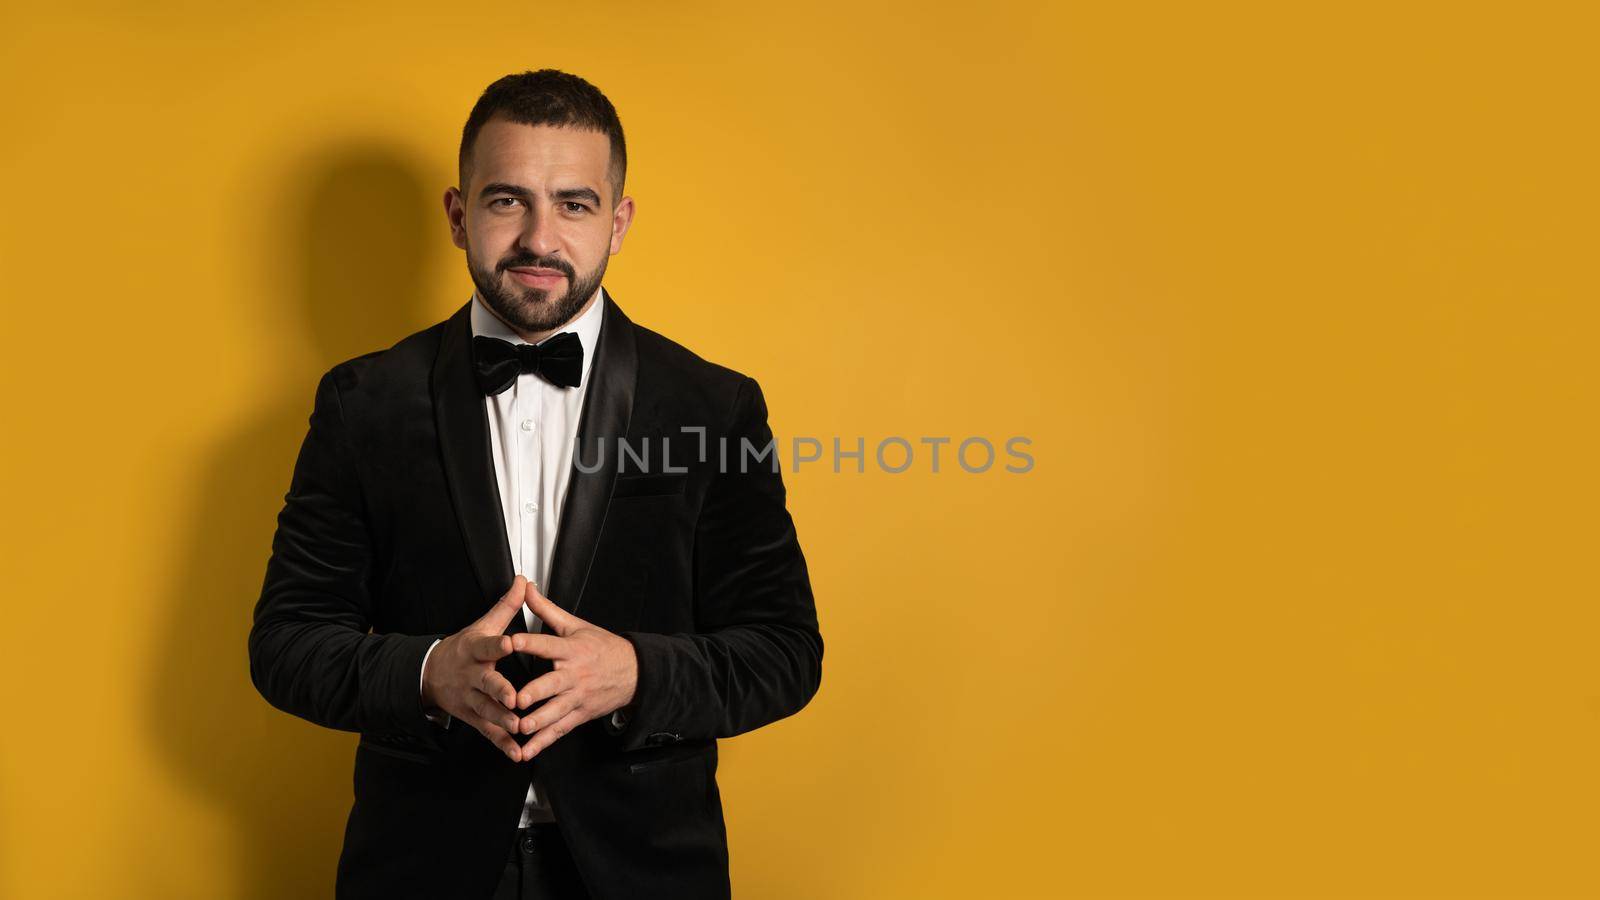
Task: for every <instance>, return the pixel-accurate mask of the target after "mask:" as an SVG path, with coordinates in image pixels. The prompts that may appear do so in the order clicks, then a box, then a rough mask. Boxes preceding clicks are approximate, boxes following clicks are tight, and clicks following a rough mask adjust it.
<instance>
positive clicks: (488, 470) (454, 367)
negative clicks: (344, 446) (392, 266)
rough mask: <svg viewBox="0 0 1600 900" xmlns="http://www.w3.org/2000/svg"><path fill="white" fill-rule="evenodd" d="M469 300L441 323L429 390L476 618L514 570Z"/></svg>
mask: <svg viewBox="0 0 1600 900" xmlns="http://www.w3.org/2000/svg"><path fill="white" fill-rule="evenodd" d="M472 302H473V301H470V300H469V301H467V304H466V305H465V306H463V307H461V309H459V310H457V311H456V313H455V315H453V316H451V317H450V320H449V321H448V322H447V323H446V325H445V330H444V336H443V338H442V339H441V341H440V343H439V356H438V358H437V359H436V360H434V364H433V378H432V388H433V414H434V417H435V420H436V422H437V424H438V429H439V452H440V455H441V456H442V457H443V460H444V474H445V480H446V482H448V483H449V485H450V499H451V501H452V503H453V504H454V506H455V510H456V518H457V520H458V521H459V522H460V524H461V537H462V538H463V539H464V540H465V541H466V545H467V557H468V558H469V559H470V560H471V562H472V572H473V574H474V575H476V576H477V580H478V588H479V591H480V596H478V597H477V598H462V599H461V600H460V601H459V602H461V603H462V604H463V605H464V606H465V607H468V609H466V610H464V611H466V612H470V613H471V618H473V619H476V618H478V617H479V616H481V615H483V614H484V613H485V612H487V611H488V610H489V607H490V606H491V605H493V603H494V602H495V601H496V600H498V599H499V598H500V595H502V594H504V593H505V592H506V588H508V587H510V586H511V580H512V578H513V577H514V576H515V573H514V572H513V570H512V563H511V546H510V542H509V541H507V539H506V523H505V516H504V514H503V513H502V512H501V510H500V489H499V486H498V485H497V484H496V483H495V475H494V456H493V454H492V453H491V452H490V449H489V414H488V412H487V411H486V410H485V409H484V403H483V391H482V390H481V389H479V387H478V385H477V383H476V382H475V381H474V379H473V377H472V343H471V342H472V321H471V319H470V318H469V315H470V313H471V309H472ZM520 622H521V617H520V616H518V617H517V618H516V619H515V620H514V623H513V624H517V625H518V627H520V624H519V623H520Z"/></svg>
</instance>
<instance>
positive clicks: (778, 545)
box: [608, 377, 822, 750]
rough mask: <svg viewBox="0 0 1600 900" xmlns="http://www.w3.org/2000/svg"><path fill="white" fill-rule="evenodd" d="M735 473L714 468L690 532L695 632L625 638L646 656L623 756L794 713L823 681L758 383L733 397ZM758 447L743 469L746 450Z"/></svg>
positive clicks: (809, 601)
mask: <svg viewBox="0 0 1600 900" xmlns="http://www.w3.org/2000/svg"><path fill="white" fill-rule="evenodd" d="M725 433H726V435H727V439H728V465H727V469H728V470H729V471H726V472H723V471H718V472H717V473H716V474H714V475H713V476H712V481H711V485H710V487H709V488H708V492H707V495H706V498H705V501H704V505H703V506H702V508H701V511H700V517H699V520H698V522H697V524H696V526H695V541H694V548H695V549H694V584H695V597H694V603H695V608H694V621H695V633H682V634H655V633H649V632H625V633H624V634H623V637H626V638H627V639H628V640H629V641H631V642H632V643H633V645H634V649H635V651H636V653H637V656H638V660H639V680H638V684H637V685H636V687H635V689H634V700H633V702H632V703H631V704H629V707H628V709H629V715H628V716H627V724H626V725H625V726H624V727H622V728H621V729H617V728H615V727H612V728H610V729H608V730H609V731H611V732H612V733H613V734H615V735H616V736H617V739H618V740H619V741H620V742H621V745H622V747H623V749H625V750H635V749H638V748H639V747H642V746H647V745H651V744H658V743H671V742H676V741H685V740H700V739H706V738H725V737H732V736H734V735H736V734H741V733H743V732H746V731H750V730H752V729H755V728H759V727H761V726H762V725H766V724H768V723H770V722H773V721H776V720H778V719H781V718H784V717H785V716H789V715H792V714H794V713H796V712H798V711H799V710H800V709H801V708H802V707H804V706H805V705H806V704H807V703H808V702H810V700H811V698H812V696H814V695H815V694H816V692H817V688H818V687H819V685H820V684H821V680H822V634H821V632H820V631H819V630H818V627H817V610H816V604H815V601H814V599H813V597H812V594H811V583H810V578H809V576H808V575H807V572H806V562H805V557H804V555H802V553H801V552H800V542H799V539H798V537H797V535H796V534H795V528H794V522H793V520H792V519H791V517H790V515H789V512H788V510H787V508H786V507H785V504H784V487H783V476H782V474H781V472H780V471H779V469H780V463H779V458H780V454H778V453H777V450H776V447H773V448H772V452H771V454H770V456H769V457H767V458H766V459H765V460H763V461H761V462H757V461H756V454H759V453H760V452H761V451H762V450H763V449H765V448H767V447H768V445H769V443H771V441H772V430H771V429H770V428H769V427H768V424H767V405H766V400H765V399H764V398H763V397H762V394H761V387H760V385H758V384H757V383H756V381H755V380H754V379H751V378H748V377H747V378H745V380H744V381H743V382H742V383H741V384H740V387H739V391H738V394H737V397H736V398H735V401H734V408H733V412H732V421H731V423H730V425H729V427H728V428H727V429H726V431H725ZM746 440H747V441H748V442H749V446H750V447H751V448H753V449H752V451H751V453H750V455H749V456H748V459H749V466H748V471H745V472H741V471H740V469H741V465H740V461H741V460H743V459H746V458H747V457H746V456H745V455H744V454H745V444H744V443H743V441H746Z"/></svg>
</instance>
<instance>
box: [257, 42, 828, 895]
mask: <svg viewBox="0 0 1600 900" xmlns="http://www.w3.org/2000/svg"><path fill="white" fill-rule="evenodd" d="M626 163H627V157H626V151H625V147H624V143H623V135H622V127H621V124H620V122H619V121H618V119H617V115H616V111H615V109H614V108H613V107H612V105H611V103H610V101H609V100H607V99H606V98H605V96H604V95H603V94H601V93H600V92H599V91H598V90H596V89H595V88H594V87H593V86H592V85H590V84H589V83H588V82H586V81H584V80H583V79H581V78H578V77H576V76H573V75H569V74H565V73H562V72H557V71H554V70H541V71H538V72H525V73H522V74H519V75H512V76H507V77H506V78H502V79H501V80H499V81H497V82H495V83H494V84H493V85H491V86H490V87H489V89H488V90H487V91H485V92H484V94H483V96H482V97H481V98H480V99H479V101H478V103H477V105H476V106H475V107H474V109H473V110H472V114H471V116H470V117H469V118H468V120H467V125H466V128H465V129H464V131H463V134H462V141H461V155H460V162H459V165H460V172H459V177H460V187H459V189H457V188H451V189H449V190H447V191H446V192H445V196H444V201H445V210H446V214H447V217H448V220H449V224H450V230H451V235H452V239H453V241H454V242H455V245H456V246H457V247H460V248H461V249H463V250H465V251H466V256H467V268H468V271H469V272H470V273H471V276H472V280H473V282H474V284H475V285H476V288H477V290H476V292H475V293H474V295H473V297H472V299H471V300H469V301H468V302H467V303H466V304H465V305H463V306H462V307H461V308H460V309H458V310H457V311H456V312H455V314H454V315H452V316H451V317H450V318H449V319H447V320H446V321H444V322H440V323H438V324H435V325H434V326H432V327H430V328H427V329H425V330H423V331H420V332H417V333H416V334H413V335H410V336H408V337H406V338H404V339H403V340H401V341H399V342H398V343H396V344H394V345H393V346H391V347H389V348H388V349H385V350H380V351H375V352H372V353H368V354H366V355H363V356H358V357H356V358H354V359H350V360H347V361H345V362H343V363H340V364H339V365H337V366H334V367H333V368H332V369H331V370H330V371H328V372H327V373H326V374H325V375H324V376H323V377H322V380H321V382H320V383H319V384H318V386H317V391H316V397H315V402H314V405H313V409H312V413H311V417H310V428H309V431H308V433H307V435H306V438H305V442H304V444H303V445H302V447H301V449H300V455H299V459H298V461H297V462H296V464H295V469H294V475H293V479H292V481H291V484H290V488H289V492H288V494H287V495H286V497H285V503H284V507H283V510H282V512H281V513H280V514H279V517H278V528H277V533H276V535H275V536H274V538H273V544H272V556H271V559H270V561H269V562H268V564H267V571H266V578H265V582H264V585H263V587H262V592H261V598H260V601H259V602H258V604H257V606H256V609H255V619H254V624H253V627H252V629H251V632H250V643H249V646H250V671H251V677H252V679H253V680H254V683H255V685H256V687H257V689H258V690H259V691H260V692H261V694H262V696H264V697H265V698H266V699H267V700H268V701H270V702H271V703H272V704H273V705H274V706H277V707H278V708H280V709H283V710H285V711H287V712H290V713H293V714H294V715H297V716H301V717H303V718H305V719H308V720H310V721H312V722H315V723H317V724H319V725H323V726H326V727H329V728H338V729H344V730H348V731H359V732H360V733H361V740H360V744H359V746H358V748H357V750H356V755H355V803H354V806H353V807H352V809H351V811H350V818H349V822H348V825H347V828H346V832H345V842H344V850H343V853H342V855H341V857H340V860H339V867H338V875H337V883H336V889H337V893H338V895H339V896H341V897H379V896H383V897H450V898H457V897H459V898H490V897H568V896H572V897H582V896H593V897H720V896H727V895H728V894H729V879H728V850H727V837H726V831H725V827H724V822H723V817H722V806H721V798H720V794H719V792H718V789H717V783H716V777H715V776H716V767H717V745H716V739H717V738H723V737H730V736H732V735H736V734H740V733H743V732H746V731H749V730H751V729H754V728H758V727H760V726H762V725H765V724H767V723H769V722H772V721H775V720H777V719H780V718H783V717H785V716H788V715H791V714H793V713H795V712H797V711H798V710H800V709H801V708H802V707H804V706H805V705H806V703H807V702H809V701H810V699H811V697H812V696H813V695H814V694H815V693H816V690H817V687H818V685H819V683H820V680H821V666H822V637H821V635H820V633H819V631H818V626H817V616H816V607H815V604H814V602H813V598H812V593H811V588H810V583H809V577H808V575H807V571H806V564H805V559H804V557H803V555H802V554H801V551H800V546H799V543H798V540H797V538H796V534H795V530H794V525H793V522H792V520H791V518H790V516H789V514H788V512H787V510H786V508H785V491H784V486H783V482H782V478H781V476H780V474H779V471H778V466H777V461H778V455H777V453H776V451H775V448H774V447H773V446H772V445H771V442H772V432H771V430H770V428H769V426H768V424H767V409H766V404H765V401H764V399H763V396H762V392H761V389H760V387H759V386H758V385H757V384H756V382H755V381H754V380H753V379H751V378H749V377H747V376H745V375H742V374H740V373H738V372H735V371H732V370H730V369H727V368H724V367H722V366H719V365H716V364H713V363H710V362H707V361H705V360H703V359H701V358H700V357H698V356H696V355H695V354H693V353H691V352H690V351H688V350H687V349H685V348H683V347H682V346H680V345H678V344H676V343H674V342H672V341H670V340H668V339H667V338H665V337H662V336H661V335H659V334H657V333H656V332H654V331H651V330H650V329H648V328H644V327H641V326H639V325H635V324H634V323H633V322H632V321H631V320H630V319H629V318H628V317H627V316H625V315H624V314H623V312H622V309H621V307H619V306H618V305H617V303H616V300H615V298H614V297H612V296H611V294H610V292H608V291H606V290H605V289H604V288H602V287H601V284H600V282H601V278H602V276H603V275H604V274H605V268H606V263H607V260H608V258H609V256H610V255H611V254H614V253H617V252H619V251H620V250H621V249H622V240H623V237H624V235H625V234H626V233H627V230H628V226H629V224H630V223H631V221H632V219H633V213H634V202H633V199H632V198H631V197H624V196H622V190H623V179H624V174H625V171H626ZM281 774H283V773H267V776H266V777H273V776H274V775H281Z"/></svg>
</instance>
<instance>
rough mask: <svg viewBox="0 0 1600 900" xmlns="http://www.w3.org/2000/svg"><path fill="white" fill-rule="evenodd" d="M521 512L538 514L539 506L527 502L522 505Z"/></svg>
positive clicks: (530, 501)
mask: <svg viewBox="0 0 1600 900" xmlns="http://www.w3.org/2000/svg"><path fill="white" fill-rule="evenodd" d="M522 511H523V512H527V513H531V512H538V511H539V504H537V503H535V502H533V501H532V500H529V501H528V502H527V503H524V504H522Z"/></svg>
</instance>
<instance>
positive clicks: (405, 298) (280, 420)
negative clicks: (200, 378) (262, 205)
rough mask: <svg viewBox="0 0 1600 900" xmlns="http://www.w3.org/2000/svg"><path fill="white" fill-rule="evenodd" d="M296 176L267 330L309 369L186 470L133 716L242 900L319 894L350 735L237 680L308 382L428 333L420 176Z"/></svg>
mask: <svg viewBox="0 0 1600 900" xmlns="http://www.w3.org/2000/svg"><path fill="white" fill-rule="evenodd" d="M304 169H305V171H306V173H307V177H305V178H303V179H296V180H294V182H293V185H294V190H295V191H296V193H298V194H299V196H298V197H291V198H290V199H291V201H294V202H298V203H299V209H298V210H295V211H293V212H291V213H290V215H289V216H288V217H287V218H286V221H288V222H290V223H291V228H292V229H293V233H291V234H288V235H284V236H283V237H284V240H283V242H282V244H281V246H283V247H284V248H286V249H287V250H288V252H289V254H290V258H287V259H286V260H285V262H286V264H288V265H292V266H295V267H297V268H298V269H299V271H300V273H301V274H300V278H299V280H298V282H297V283H295V285H296V286H295V288H294V290H295V291H296V296H294V297H286V298H285V300H286V301H290V300H292V301H293V303H294V304H295V309H294V311H295V312H298V313H299V316H298V319H296V317H295V316H292V315H291V316H283V317H273V316H268V317H266V318H267V319H268V320H269V321H270V320H273V319H275V318H281V320H282V321H283V322H285V323H287V326H286V327H289V328H291V329H292V328H296V327H298V328H299V329H301V330H302V333H299V334H295V333H290V334H286V335H283V336H282V337H283V339H284V341H283V343H284V346H286V347H293V346H295V344H296V343H299V344H303V345H304V346H305V347H306V348H307V350H308V353H307V354H306V355H305V356H301V357H298V358H299V359H307V358H309V359H310V360H311V362H312V363H314V364H315V366H318V367H320V368H316V369H315V371H312V370H310V368H307V370H306V371H290V370H291V369H294V368H299V366H298V365H294V364H286V365H284V366H283V367H282V369H283V371H281V373H280V375H279V379H278V383H276V384H274V385H273V386H272V387H270V388H269V389H268V390H267V391H266V392H264V393H261V394H259V395H255V396H245V397H240V398H239V402H240V403H241V404H243V406H244V407H245V408H246V409H247V410H248V411H249V413H248V416H247V419H246V424H245V425H244V426H243V427H242V428H240V429H239V430H238V431H237V432H236V433H234V434H231V435H227V436H225V437H224V438H223V439H222V440H221V441H220V442H219V443H218V444H217V445H216V446H215V447H214V448H213V449H212V451H211V453H210V454H209V457H208V461H207V463H206V464H205V468H204V469H203V470H199V471H196V472H195V473H194V476H193V477H194V478H196V479H198V481H199V487H200V488H201V490H200V491H199V492H198V494H197V496H198V497H199V498H200V499H199V502H198V507H197V508H195V509H193V510H191V511H190V512H189V514H188V519H187V529H188V533H187V534H188V536H187V539H186V541H185V542H184V543H182V544H180V545H179V549H178V552H179V553H181V554H182V556H181V557H180V558H179V560H178V565H177V566H176V568H175V571H176V572H177V575H176V576H175V579H176V580H175V583H174V584H172V585H171V588H170V590H171V597H170V598H168V601H167V605H166V608H167V609H169V610H171V614H172V616H173V618H172V620H171V621H170V622H168V623H167V626H166V627H165V628H164V629H162V632H161V633H162V634H164V635H165V638H164V640H165V642H166V646H164V647H162V648H161V651H162V652H160V653H159V654H158V657H157V658H159V659H160V660H162V668H161V669H160V670H159V671H158V672H157V673H156V679H155V682H154V693H153V694H152V696H150V697H149V698H148V703H149V716H148V719H147V721H149V722H150V723H151V725H152V728H153V731H154V734H155V735H156V736H157V737H156V740H157V742H158V744H157V746H158V748H159V750H160V752H161V754H162V756H163V758H164V759H165V760H166V761H167V762H168V763H169V764H170V765H171V767H172V769H173V771H174V772H175V773H176V781H177V783H179V784H181V785H183V786H185V787H186V788H188V789H190V790H192V791H193V792H194V793H195V794H196V795H197V796H198V797H200V798H201V799H202V800H203V801H204V802H206V803H208V804H210V805H211V806H212V807H213V808H214V809H216V811H217V812H218V813H219V817H220V818H221V819H222V820H223V821H225V822H227V823H228V824H229V825H230V826H231V827H232V828H233V829H234V832H235V836H236V838H237V844H236V856H235V857H234V858H235V860H236V870H237V875H238V879H239V881H238V885H237V890H236V891H234V892H233V894H232V896H238V897H246V898H268V897H273V898H277V897H324V896H331V895H332V893H333V878H334V871H335V867H336V864H337V862H338V856H339V849H340V846H341V845H342V843H343V837H344V823H345V817H346V815H347V814H348V812H349V809H350V803H351V771H352V766H353V764H354V754H355V736H354V735H353V734H351V733H348V732H336V731H331V730H328V729H324V728H320V727H318V726H316V725H313V724H311V723H309V722H306V721H304V720H302V719H298V718H295V717H293V716H290V715H288V714H286V713H282V712H280V711H278V710H276V709H274V708H273V707H271V706H270V705H269V704H268V703H267V702H266V701H265V700H263V699H262V698H261V696H260V695H259V694H258V693H256V690H255V687H254V686H253V685H252V684H251V682H250V670H249V654H248V650H247V647H246V637H247V635H248V633H249V630H250V622H251V618H252V613H253V611H254V607H255V602H256V599H257V598H258V597H259V596H260V594H261V586H262V581H263V579H264V577H265V574H266V565H267V559H268V556H269V555H270V554H271V548H272V535H273V531H274V529H275V528H276V524H277V515H278V512H279V510H280V509H282V507H283V498H284V494H285V493H286V492H287V491H288V489H289V478H290V473H291V472H292V470H293V466H294V460H295V456H296V454H297V453H298V451H299V447H300V442H301V440H302V439H303V438H304V437H305V433H306V428H307V421H308V419H309V417H310V415H311V402H312V395H313V393H314V392H315V388H316V383H317V379H318V378H319V377H320V376H321V375H322V373H323V372H325V371H327V369H329V368H331V367H332V366H333V365H334V364H336V363H338V362H340V361H341V360H344V359H348V358H350V357H352V356H355V355H358V354H360V353H365V352H368V351H370V350H376V349H381V348H383V347H387V346H389V345H390V344H392V343H394V342H395V341H396V340H399V339H400V338H401V337H403V336H404V335H406V334H409V333H411V332H413V331H416V330H418V329H420V328H423V327H425V326H426V325H428V324H430V322H428V321H427V316H428V309H429V307H430V304H429V302H428V298H426V297H424V296H423V289H424V285H426V284H427V283H428V278H427V277H426V273H425V271H424V269H425V267H426V265H427V261H428V260H429V259H430V258H431V253H432V251H433V248H434V246H436V243H437V241H439V240H443V239H444V237H443V236H444V229H445V226H444V222H443V217H442V215H441V210H442V207H437V206H430V205H429V204H428V203H427V202H426V201H427V199H428V193H429V188H428V187H427V186H426V184H425V181H424V178H423V177H422V173H421V172H420V171H419V170H418V169H417V168H416V167H415V166H413V165H411V164H410V163H409V162H407V161H405V160H404V159H403V157H401V156H400V155H398V154H396V153H393V152H388V151H386V150H385V149H383V148H382V147H346V148H340V149H334V150H331V151H329V152H328V153H327V154H325V155H322V156H320V157H317V158H314V159H312V160H309V161H308V162H307V164H306V165H305V167H304ZM274 337H277V336H274ZM238 338H239V339H240V340H246V341H247V340H251V336H250V335H239V336H238ZM295 358H296V357H294V356H291V357H290V359H295ZM222 845H223V846H226V842H225V841H224V842H222ZM147 877H151V878H155V879H159V878H161V877H162V876H161V875H159V874H152V875H150V876H147Z"/></svg>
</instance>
